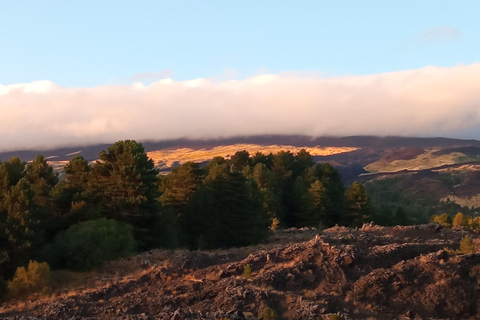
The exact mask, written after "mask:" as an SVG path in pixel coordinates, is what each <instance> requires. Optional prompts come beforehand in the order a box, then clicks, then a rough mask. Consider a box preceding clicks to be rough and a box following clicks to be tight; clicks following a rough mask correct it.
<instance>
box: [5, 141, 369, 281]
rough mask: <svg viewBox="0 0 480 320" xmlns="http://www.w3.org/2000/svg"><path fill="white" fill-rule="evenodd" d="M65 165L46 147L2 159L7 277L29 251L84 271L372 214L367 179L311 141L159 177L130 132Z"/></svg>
mask: <svg viewBox="0 0 480 320" xmlns="http://www.w3.org/2000/svg"><path fill="white" fill-rule="evenodd" d="M64 172H65V179H63V180H59V179H58V175H57V174H55V173H54V171H53V169H52V167H51V166H49V165H48V163H47V161H46V159H45V158H44V157H43V156H41V155H39V156H38V157H37V158H36V159H34V160H33V161H32V162H30V163H28V164H27V163H25V162H23V161H21V160H20V159H18V158H11V159H10V160H9V161H5V162H0V277H1V278H3V279H11V278H12V276H13V274H14V273H15V270H16V269H17V267H19V266H26V265H28V264H29V261H30V260H34V261H46V262H48V264H49V265H50V266H52V267H53V268H69V269H72V270H85V269H89V268H92V267H95V266H98V265H100V264H101V263H102V261H104V260H105V259H114V258H117V257H119V256H122V255H126V254H130V253H132V252H135V251H143V250H148V249H151V248H158V247H170V248H172V247H187V248H191V249H196V248H206V249H209V248H221V247H225V248H226V247H232V246H243V245H249V244H254V243H258V242H261V241H263V240H265V239H266V238H267V237H268V235H269V230H270V229H274V228H281V227H285V228H288V227H303V226H314V227H329V226H333V225H335V224H342V225H348V226H359V225H361V224H362V223H363V222H364V221H366V220H367V218H368V216H369V214H370V204H369V199H368V196H367V193H366V191H365V189H364V188H363V186H362V185H361V184H359V183H354V184H353V185H352V186H350V187H349V188H348V189H347V190H345V188H344V186H343V184H342V182H341V177H340V175H339V173H338V172H337V170H335V169H334V168H333V167H332V166H331V165H330V164H315V163H314V161H313V159H312V157H311V156H310V154H309V153H308V152H306V151H305V150H302V151H300V152H299V153H298V154H296V155H294V154H292V153H291V152H288V151H281V152H279V153H277V154H268V155H264V154H261V153H256V154H255V155H250V154H248V152H246V151H240V152H237V153H236V154H235V155H233V156H232V157H231V158H230V159H224V158H221V157H217V158H215V159H213V160H212V161H211V162H210V163H209V164H208V165H207V166H206V167H203V168H202V167H200V165H199V164H196V163H185V164H182V165H181V166H179V167H176V168H174V169H172V171H171V173H170V174H168V175H166V176H162V175H160V176H159V172H158V170H156V169H155V168H154V164H153V162H152V160H151V159H149V158H148V157H147V155H146V153H145V151H144V148H143V146H142V145H141V144H140V143H137V142H135V141H132V140H126V141H119V142H117V143H115V144H114V145H113V146H111V147H110V148H108V150H107V151H102V152H101V153H100V155H99V160H98V161H96V162H95V163H92V164H90V163H88V162H87V161H86V160H85V159H84V158H82V157H81V156H78V155H77V156H75V157H74V158H73V159H71V160H70V161H69V163H68V164H67V165H66V166H65V167H64ZM1 278H0V279H1ZM4 287H5V285H4Z"/></svg>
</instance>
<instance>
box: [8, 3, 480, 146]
mask: <svg viewBox="0 0 480 320" xmlns="http://www.w3.org/2000/svg"><path fill="white" fill-rule="evenodd" d="M479 12H480V1H473V0H470V1H461V2H452V1H441V0H436V1H426V0H422V1H418V0H416V1H384V0H383V1H353V0H351V1H301V0H299V1H258V0H257V1H248V0H243V1H226V0H222V1H201V0H196V1H137V2H133V1H121V0H116V1H76V2H74V1H53V0H51V1H42V0H30V1H21V0H15V1H14V0H2V1H0V30H1V32H0V44H1V50H0V137H1V138H0V150H11V149H22V148H51V147H57V146H64V145H76V144H90V143H111V142H114V141H116V140H119V139H137V140H146V139H155V140H164V139H175V138H218V137H232V136H239V135H242V136H245V135H253V134H302V135H310V136H322V135H323V136H324V135H335V136H346V135H362V134H371V135H383V136H385V135H400V136H425V137H427V136H428V137H432V136H444V137H456V138H468V139H471V138H473V139H480V90H479V89H478V88H479V87H480V34H479V31H480V19H478V14H479Z"/></svg>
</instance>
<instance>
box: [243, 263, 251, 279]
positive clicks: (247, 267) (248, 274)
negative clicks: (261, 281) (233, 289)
mask: <svg viewBox="0 0 480 320" xmlns="http://www.w3.org/2000/svg"><path fill="white" fill-rule="evenodd" d="M251 276H252V266H251V265H250V264H246V265H245V266H244V267H243V274H242V277H243V278H245V279H250V277H251Z"/></svg>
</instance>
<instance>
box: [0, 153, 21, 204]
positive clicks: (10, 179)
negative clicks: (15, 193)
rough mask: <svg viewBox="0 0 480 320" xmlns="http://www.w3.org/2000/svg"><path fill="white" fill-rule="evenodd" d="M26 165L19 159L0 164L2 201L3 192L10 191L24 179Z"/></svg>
mask: <svg viewBox="0 0 480 320" xmlns="http://www.w3.org/2000/svg"><path fill="white" fill-rule="evenodd" d="M25 165H26V163H25V162H24V161H21V160H20V158H18V157H11V158H10V160H9V161H6V162H0V199H1V193H2V192H1V191H2V190H3V191H6V190H8V189H9V188H10V187H12V186H14V185H16V184H17V183H18V181H19V180H20V179H21V178H23V175H24V172H25Z"/></svg>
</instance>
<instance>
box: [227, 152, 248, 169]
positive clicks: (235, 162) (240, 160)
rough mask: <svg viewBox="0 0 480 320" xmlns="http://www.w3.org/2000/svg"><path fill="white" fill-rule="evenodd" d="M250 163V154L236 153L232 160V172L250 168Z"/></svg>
mask: <svg viewBox="0 0 480 320" xmlns="http://www.w3.org/2000/svg"><path fill="white" fill-rule="evenodd" d="M250 163H251V159H250V154H249V153H248V152H247V151H245V150H243V151H237V152H235V154H234V155H233V156H232V157H231V158H230V164H231V168H232V170H237V171H242V170H243V168H245V167H248V166H249V165H250Z"/></svg>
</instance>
